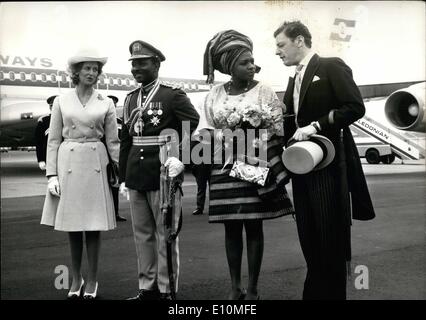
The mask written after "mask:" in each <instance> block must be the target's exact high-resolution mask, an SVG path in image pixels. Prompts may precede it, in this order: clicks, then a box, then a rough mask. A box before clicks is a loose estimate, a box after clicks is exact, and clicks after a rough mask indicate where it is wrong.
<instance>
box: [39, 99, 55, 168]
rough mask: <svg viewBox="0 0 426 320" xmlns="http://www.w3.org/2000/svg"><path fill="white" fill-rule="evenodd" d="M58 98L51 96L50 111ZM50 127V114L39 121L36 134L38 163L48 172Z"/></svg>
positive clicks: (49, 100) (49, 101)
mask: <svg viewBox="0 0 426 320" xmlns="http://www.w3.org/2000/svg"><path fill="white" fill-rule="evenodd" d="M56 97H57V96H56V95H55V96H50V97H49V98H47V100H46V102H47V104H48V105H49V110H50V112H52V106H53V101H54V100H55V98H56ZM49 127H50V113H49V114H48V115H45V116H42V117H40V118H39V119H38V122H37V126H36V129H35V133H34V138H35V143H36V155H37V162H38V166H39V168H40V170H42V171H46V152H47V149H46V148H47V138H48V135H49Z"/></svg>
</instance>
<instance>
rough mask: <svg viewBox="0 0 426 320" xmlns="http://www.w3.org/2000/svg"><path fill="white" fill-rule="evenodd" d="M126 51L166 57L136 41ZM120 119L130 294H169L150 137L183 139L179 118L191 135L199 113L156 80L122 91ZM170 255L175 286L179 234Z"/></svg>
mask: <svg viewBox="0 0 426 320" xmlns="http://www.w3.org/2000/svg"><path fill="white" fill-rule="evenodd" d="M130 53H131V54H132V56H131V58H130V60H132V59H145V58H157V59H158V60H159V61H164V60H165V57H164V56H163V54H162V53H161V52H160V51H159V50H157V49H155V48H154V47H152V46H151V45H149V44H147V43H146V42H143V41H139V40H138V41H135V42H133V43H132V44H131V45H130ZM154 77H155V75H154ZM149 99H150V100H149ZM141 110H142V113H141ZM123 120H124V121H123V124H122V130H121V146H120V160H119V171H120V183H121V182H125V184H126V187H127V188H129V197H130V214H131V216H132V227H133V235H134V240H135V246H136V253H137V256H138V273H139V277H138V280H139V289H141V291H140V293H139V294H138V296H137V297H135V298H136V299H146V295H147V294H143V293H142V292H145V293H146V292H151V293H152V292H155V291H157V290H159V291H160V293H162V294H166V295H167V294H168V293H170V292H171V288H170V283H169V275H168V268H167V258H166V257H167V250H166V236H165V231H164V226H163V216H162V214H161V207H160V206H161V204H160V191H159V189H160V167H161V163H160V154H159V153H160V145H159V143H155V141H156V140H158V139H161V138H159V136H160V135H164V132H162V131H163V130H166V129H173V130H175V131H176V132H177V133H178V135H179V141H182V126H183V122H184V121H189V129H190V130H189V132H187V134H188V138H190V135H191V133H192V132H193V131H194V130H195V129H196V127H197V125H198V120H199V115H198V113H197V111H196V110H195V109H194V106H193V105H192V104H191V101H190V100H189V98H188V97H187V96H186V94H185V92H184V91H182V90H181V89H179V88H176V87H173V86H171V85H168V84H165V83H161V82H159V81H158V79H156V80H154V81H152V82H151V83H150V84H145V86H141V88H138V89H136V90H133V91H132V92H130V93H129V94H128V95H127V97H126V100H125V102H124V107H123ZM147 140H149V142H147ZM151 142H152V143H151ZM188 143H189V141H188ZM180 154H181V153H180ZM176 156H177V155H176ZM176 197H177V196H176ZM174 204H175V209H176V212H180V208H179V207H180V206H181V202H180V197H179V199H178V200H177V201H176V199H175V203H174ZM171 259H172V261H171V263H172V265H173V275H172V276H173V278H174V279H175V281H174V283H175V288H177V287H178V275H179V247H178V238H176V240H175V241H173V242H172V244H171Z"/></svg>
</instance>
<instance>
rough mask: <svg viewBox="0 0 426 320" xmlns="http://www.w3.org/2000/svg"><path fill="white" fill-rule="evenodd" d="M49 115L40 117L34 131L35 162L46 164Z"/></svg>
mask: <svg viewBox="0 0 426 320" xmlns="http://www.w3.org/2000/svg"><path fill="white" fill-rule="evenodd" d="M49 126H50V114H49V115H47V116H43V117H40V118H39V119H38V122H37V126H36V129H35V133H34V136H35V143H36V154H37V162H41V161H44V162H46V152H47V138H48V134H49Z"/></svg>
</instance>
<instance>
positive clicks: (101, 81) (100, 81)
mask: <svg viewBox="0 0 426 320" xmlns="http://www.w3.org/2000/svg"><path fill="white" fill-rule="evenodd" d="M99 83H100V84H101V85H104V84H105V77H99Z"/></svg>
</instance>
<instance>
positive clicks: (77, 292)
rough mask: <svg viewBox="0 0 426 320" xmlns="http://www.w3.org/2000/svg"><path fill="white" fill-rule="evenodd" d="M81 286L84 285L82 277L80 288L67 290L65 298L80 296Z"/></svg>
mask: <svg viewBox="0 0 426 320" xmlns="http://www.w3.org/2000/svg"><path fill="white" fill-rule="evenodd" d="M83 286H84V279H83V278H81V283H80V288H79V289H78V290H76V291H69V292H68V295H67V299H69V300H74V299H78V298H80V295H81V291H82V290H83Z"/></svg>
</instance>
